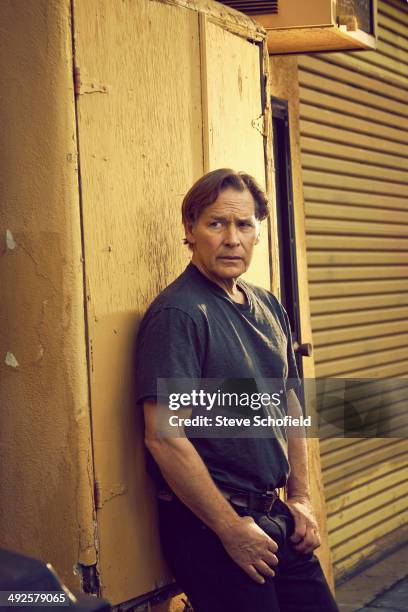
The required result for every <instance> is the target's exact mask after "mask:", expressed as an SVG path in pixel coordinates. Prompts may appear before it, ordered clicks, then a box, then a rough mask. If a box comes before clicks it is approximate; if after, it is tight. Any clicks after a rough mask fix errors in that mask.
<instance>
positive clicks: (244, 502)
mask: <svg viewBox="0 0 408 612" xmlns="http://www.w3.org/2000/svg"><path fill="white" fill-rule="evenodd" d="M219 489H220V491H221V493H222V494H223V496H224V497H225V499H227V500H228V501H229V502H230V504H233V505H236V506H240V507H241V508H247V509H248V510H253V511H254V512H264V513H268V512H270V511H271V509H272V506H273V504H274V503H275V502H276V500H277V499H279V491H278V489H274V490H273V491H266V492H265V493H254V492H253V491H238V490H234V489H230V488H228V489H226V488H224V487H223V488H221V487H219Z"/></svg>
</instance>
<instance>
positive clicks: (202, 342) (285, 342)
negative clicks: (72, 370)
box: [136, 263, 299, 492]
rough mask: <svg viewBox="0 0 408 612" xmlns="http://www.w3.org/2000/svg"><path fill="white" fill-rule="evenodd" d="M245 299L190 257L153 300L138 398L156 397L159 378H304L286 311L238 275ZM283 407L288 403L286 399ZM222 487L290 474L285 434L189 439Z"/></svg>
mask: <svg viewBox="0 0 408 612" xmlns="http://www.w3.org/2000/svg"><path fill="white" fill-rule="evenodd" d="M238 285H239V286H240V288H241V289H242V290H243V291H244V293H245V294H246V297H247V303H246V304H242V305H241V304H237V303H235V302H233V301H232V300H231V299H230V298H229V296H228V295H227V293H226V292H225V291H224V290H223V289H221V287H219V286H218V285H216V284H215V283H213V282H211V281H210V280H209V279H207V277H206V276H204V275H203V274H202V273H201V272H200V271H199V270H198V268H197V267H196V266H194V265H193V264H192V263H190V264H189V265H188V266H187V268H186V270H185V271H184V272H183V273H182V274H181V275H180V276H179V277H178V278H177V279H176V280H175V281H174V282H173V283H171V284H170V285H169V286H168V287H167V288H166V289H165V290H164V291H162V292H161V293H160V294H159V295H158V296H157V298H156V299H155V300H154V301H153V303H152V304H151V305H150V307H149V309H148V310H147V312H146V314H145V316H144V318H143V320H142V322H141V325H140V328H139V333H138V338H137V347H136V390H137V391H136V394H137V402H138V403H140V404H141V403H143V401H144V400H147V399H153V398H156V396H157V379H159V378H167V379H170V378H179V379H186V378H191V379H202V378H205V379H232V378H233V379H247V380H248V379H279V380H281V381H282V386H283V388H284V389H285V388H286V391H287V390H288V389H289V388H291V387H292V388H295V389H296V388H297V386H298V384H299V378H298V372H297V368H296V361H295V357H294V354H293V348H292V342H291V333H290V326H289V321H288V317H287V314H286V312H285V310H284V308H283V307H282V306H281V304H280V303H279V302H278V300H277V299H276V298H275V297H274V295H273V294H272V293H270V292H269V291H266V290H265V289H262V288H259V287H255V286H254V285H251V284H249V283H246V282H244V281H242V280H241V279H239V280H238ZM283 408H284V409H285V408H286V403H285V402H283ZM191 442H192V443H193V444H194V446H195V447H196V449H197V451H198V453H199V454H200V455H201V457H202V459H203V460H204V462H205V464H206V466H207V468H208V470H209V472H210V474H211V475H212V477H213V478H214V480H215V481H216V482H217V483H219V484H220V485H222V484H224V485H227V486H232V487H235V488H238V489H243V490H249V491H258V492H263V491H265V490H266V489H270V488H275V487H277V486H283V485H284V484H285V482H286V479H287V476H288V474H289V464H288V458H287V444H286V439H285V437H284V436H283V437H282V436H277V437H269V438H265V437H261V438H258V439H254V438H253V437H248V438H245V437H239V438H233V437H231V438H225V437H224V438H218V439H217V438H213V437H208V438H191Z"/></svg>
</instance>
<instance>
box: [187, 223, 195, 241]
mask: <svg viewBox="0 0 408 612" xmlns="http://www.w3.org/2000/svg"><path fill="white" fill-rule="evenodd" d="M184 231H185V233H186V240H187V241H188V243H189V244H194V243H195V236H194V223H193V222H190V221H187V222H186V223H185V224H184Z"/></svg>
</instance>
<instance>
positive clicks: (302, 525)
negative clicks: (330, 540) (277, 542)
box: [286, 496, 320, 554]
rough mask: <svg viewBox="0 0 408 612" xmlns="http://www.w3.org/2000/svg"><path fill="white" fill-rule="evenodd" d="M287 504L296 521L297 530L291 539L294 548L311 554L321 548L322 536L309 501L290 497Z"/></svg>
mask: <svg viewBox="0 0 408 612" xmlns="http://www.w3.org/2000/svg"><path fill="white" fill-rule="evenodd" d="M286 504H287V506H288V508H289V510H290V512H291V514H292V516H293V518H294V521H295V530H294V532H293V534H292V535H291V537H290V540H291V542H292V543H293V545H294V546H293V547H294V548H295V550H297V551H299V552H301V553H304V554H308V553H311V552H312V551H313V550H314V549H315V548H318V547H319V546H320V534H319V528H318V526H317V521H316V519H315V516H314V514H313V509H312V506H311V504H310V501H309V499H307V498H305V497H295V496H294V497H289V498H288V499H287V500H286Z"/></svg>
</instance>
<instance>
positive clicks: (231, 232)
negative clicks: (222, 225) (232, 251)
mask: <svg viewBox="0 0 408 612" xmlns="http://www.w3.org/2000/svg"><path fill="white" fill-rule="evenodd" d="M224 242H225V244H226V245H228V246H236V245H238V244H239V242H240V240H239V232H238V230H237V228H236V227H235V225H234V224H233V223H230V224H229V225H227V227H226V230H225V237H224Z"/></svg>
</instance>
